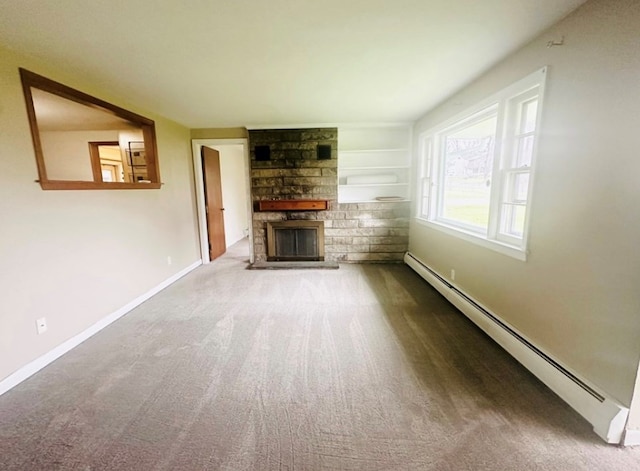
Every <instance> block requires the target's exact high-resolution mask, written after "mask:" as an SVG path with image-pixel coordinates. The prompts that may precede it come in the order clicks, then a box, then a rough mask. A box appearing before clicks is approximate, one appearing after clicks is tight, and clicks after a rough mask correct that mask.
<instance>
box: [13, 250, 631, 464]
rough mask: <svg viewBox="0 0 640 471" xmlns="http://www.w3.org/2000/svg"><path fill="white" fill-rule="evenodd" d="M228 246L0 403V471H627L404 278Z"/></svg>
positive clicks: (618, 451)
mask: <svg viewBox="0 0 640 471" xmlns="http://www.w3.org/2000/svg"><path fill="white" fill-rule="evenodd" d="M246 253H248V248H247V246H246V242H243V243H240V244H237V245H236V246H234V247H232V248H231V249H230V250H229V252H228V253H227V254H226V255H225V256H223V257H222V258H220V259H218V260H216V261H214V262H213V263H211V264H209V265H207V266H203V267H200V268H198V269H196V270H194V271H193V272H191V273H190V274H189V275H187V276H185V277H184V278H182V279H181V280H179V281H178V282H176V283H174V284H173V285H171V286H170V287H168V288H167V289H165V290H163V291H162V292H160V293H159V294H157V295H156V296H154V297H153V298H152V299H150V300H148V301H147V302H145V303H144V304H142V305H141V306H139V307H138V308H136V309H135V310H133V311H131V312H130V313H129V314H127V315H126V316H124V317H123V318H121V319H120V320H118V321H117V322H115V323H113V324H111V325H110V326H109V327H107V328H106V329H104V330H103V331H101V332H100V333H98V334H97V335H95V336H94V337H92V338H90V339H89V340H87V341H86V342H84V343H83V344H81V345H80V346H78V347H77V348H75V349H74V350H72V351H71V352H69V353H67V354H66V355H64V356H63V357H61V358H60V359H58V360H57V361H55V362H54V363H52V364H51V365H49V366H48V367H46V368H44V369H43V370H41V371H40V372H39V373H37V374H36V375H34V376H32V377H31V378H29V379H28V380H26V381H24V382H23V383H21V384H20V385H18V386H17V387H15V388H14V389H12V390H11V391H9V392H7V393H6V394H4V395H3V396H1V397H0V469H1V470H21V471H31V470H85V471H87V470H442V471H446V470H451V471H454V470H455V471H463V470H549V471H551V470H558V471H570V470H589V471H592V470H629V471H630V470H640V449H633V448H618V447H614V446H610V445H606V444H604V443H603V442H602V441H601V440H600V439H599V438H598V437H597V436H596V435H595V434H594V433H593V431H592V429H591V426H590V425H589V424H588V423H587V422H586V421H584V420H583V419H582V418H581V417H580V416H579V415H578V414H576V413H575V412H574V411H573V410H572V409H571V408H569V407H568V406H567V405H566V404H565V403H564V402H563V401H561V400H560V399H559V398H558V397H557V396H555V395H554V394H553V393H552V392H551V391H550V390H549V389H547V388H546V387H545V386H544V385H543V384H542V383H540V382H539V381H538V380H537V379H536V378H535V377H533V376H532V375H531V374H530V373H528V372H527V371H526V370H525V369H524V368H523V367H522V366H520V365H519V364H518V363H517V362H516V361H515V360H514V359H513V358H512V357H510V356H509V355H508V354H507V353H505V352H504V351H503V350H502V349H501V348H500V347H499V346H497V345H496V344H495V343H494V342H493V341H492V340H490V339H489V338H488V337H487V336H485V335H484V334H483V333H482V332H481V331H480V330H479V329H477V328H476V327H475V326H474V325H473V324H472V323H471V322H470V321H468V320H467V319H466V318H465V317H464V316H463V315H462V314H460V313H459V312H458V311H456V310H455V309H454V308H453V307H452V306H451V305H450V304H448V303H447V302H446V300H444V299H443V298H442V297H441V296H440V295H439V294H438V293H437V292H436V291H434V290H433V289H432V288H431V287H430V286H429V285H428V284H426V283H425V282H424V281H423V280H422V279H420V278H419V277H418V276H417V275H416V274H415V273H413V272H412V271H411V269H409V268H408V267H406V266H404V265H400V264H397V265H380V264H371V265H348V264H343V265H341V266H340V268H339V269H338V270H314V269H309V270H247V269H246V266H247V263H248V260H247V256H246Z"/></svg>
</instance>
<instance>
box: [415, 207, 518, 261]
mask: <svg viewBox="0 0 640 471" xmlns="http://www.w3.org/2000/svg"><path fill="white" fill-rule="evenodd" d="M414 219H415V221H416V222H417V223H418V224H420V225H422V226H426V227H430V228H432V229H435V230H437V231H440V232H444V233H445V234H447V235H450V236H453V237H457V238H459V239H462V240H465V241H467V242H471V243H472V244H475V245H479V246H480V247H484V248H487V249H490V250H493V251H494V252H498V253H501V254H503V255H507V256H509V257H512V258H515V259H517V260H521V261H523V262H526V261H527V252H526V250H523V249H521V248H519V247H514V246H513V245H508V244H505V243H504V242H499V241H497V240H489V239H485V238H484V237H482V236H480V235H478V234H474V233H473V232H469V231H464V230H462V229H458V228H453V227H451V226H447V225H445V224H442V223H439V222H435V221H427V220H426V219H422V218H419V217H416V218H414Z"/></svg>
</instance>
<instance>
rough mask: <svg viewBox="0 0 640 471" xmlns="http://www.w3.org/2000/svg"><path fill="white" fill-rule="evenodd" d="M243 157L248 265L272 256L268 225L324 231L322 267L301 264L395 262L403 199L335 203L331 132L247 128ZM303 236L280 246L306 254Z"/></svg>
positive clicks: (403, 245)
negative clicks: (247, 169) (247, 180)
mask: <svg viewBox="0 0 640 471" xmlns="http://www.w3.org/2000/svg"><path fill="white" fill-rule="evenodd" d="M249 153H250V158H251V198H252V202H253V215H252V224H253V252H254V261H255V262H257V263H267V264H269V263H271V261H273V260H275V259H274V258H273V257H278V255H274V254H275V252H272V251H271V250H270V248H269V244H270V242H269V241H270V240H272V241H274V242H275V241H276V240H277V239H275V238H274V237H275V235H271V236H270V235H269V230H270V229H269V225H273V224H275V223H283V222H284V223H286V224H294V223H297V224H298V225H299V226H302V224H301V223H302V221H309V222H314V223H316V224H317V223H322V227H323V229H322V231H321V235H318V242H317V244H318V254H319V255H318V257H324V260H325V262H315V261H312V262H308V263H312V264H313V263H336V262H399V261H402V258H403V256H404V252H405V251H406V250H407V245H408V235H409V202H407V201H402V202H362V203H338V130H337V128H308V129H259V130H250V131H249ZM305 224H306V223H305ZM308 227H310V226H306V227H305V229H306V228H308ZM305 234H308V233H304V232H303V233H301V234H298V235H297V239H295V236H294V235H293V234H291V233H289V235H288V236H287V237H294V238H293V239H289V240H288V241H284V240H283V241H281V242H280V243H281V245H282V246H283V247H284V248H287V250H296V248H295V247H296V246H295V244H298V246H297V247H298V249H297V250H302V252H303V253H304V254H305V255H303V256H304V257H306V256H309V255H308V254H307V252H306V250H307V249H308V248H309V245H308V243H307V241H305V239H304V235H305ZM319 234H320V232H319ZM283 237H284V236H283ZM323 241H324V242H323ZM274 250H275V249H274ZM321 251H323V252H324V254H323V255H320V253H322V252H321ZM314 254H315V252H314ZM285 256H289V255H285ZM314 257H315V255H314ZM317 260H321V259H320V258H318V259H317ZM282 262H283V263H284V260H283V261H282ZM278 263H280V261H278Z"/></svg>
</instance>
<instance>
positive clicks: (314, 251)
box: [267, 220, 324, 262]
mask: <svg viewBox="0 0 640 471" xmlns="http://www.w3.org/2000/svg"><path fill="white" fill-rule="evenodd" d="M267 260H268V261H270V262H278V261H282V262H284V261H287V262H289V261H324V222H323V221H307V220H303V221H297V220H295V221H275V222H267Z"/></svg>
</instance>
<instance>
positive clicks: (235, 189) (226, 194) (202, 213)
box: [192, 139, 253, 263]
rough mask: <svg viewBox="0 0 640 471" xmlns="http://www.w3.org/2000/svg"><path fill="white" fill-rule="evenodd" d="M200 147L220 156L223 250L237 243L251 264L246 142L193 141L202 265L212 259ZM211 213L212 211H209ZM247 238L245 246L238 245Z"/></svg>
mask: <svg viewBox="0 0 640 471" xmlns="http://www.w3.org/2000/svg"><path fill="white" fill-rule="evenodd" d="M203 148H208V149H212V150H214V151H217V152H218V153H219V161H220V163H219V165H220V181H221V191H222V203H221V205H220V208H224V211H221V212H222V214H223V219H224V239H225V248H227V249H228V248H229V247H231V246H234V245H236V244H239V245H240V246H241V247H242V248H243V249H242V250H243V251H246V253H243V254H242V256H247V257H248V259H249V261H250V262H252V261H253V253H252V250H251V249H250V248H251V247H252V246H253V243H252V241H253V234H252V230H251V223H250V221H251V199H250V196H249V149H248V140H247V139H193V140H192V150H193V167H194V174H195V184H196V204H197V209H198V222H199V233H200V253H201V256H202V263H209V262H210V261H211V260H212V257H211V253H210V251H209V240H210V232H212V231H211V230H210V228H209V227H208V223H207V195H206V188H205V177H204V167H203V161H202V153H203ZM210 210H211V208H210ZM246 238H249V243H248V244H242V243H241V242H242V241H243V240H244V239H246Z"/></svg>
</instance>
